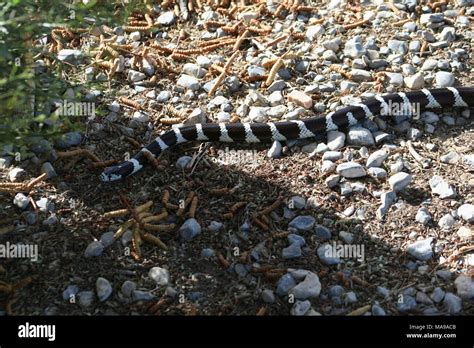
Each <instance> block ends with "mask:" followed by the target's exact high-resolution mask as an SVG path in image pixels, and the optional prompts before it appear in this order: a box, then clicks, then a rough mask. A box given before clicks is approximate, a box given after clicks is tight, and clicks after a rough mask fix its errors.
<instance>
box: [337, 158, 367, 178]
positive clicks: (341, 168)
mask: <svg viewBox="0 0 474 348" xmlns="http://www.w3.org/2000/svg"><path fill="white" fill-rule="evenodd" d="M336 171H337V173H338V174H340V175H341V176H343V177H345V178H360V177H363V176H366V175H367V172H366V171H365V169H364V167H362V166H361V165H360V164H359V163H356V162H345V163H341V164H339V165H338V166H337V168H336Z"/></svg>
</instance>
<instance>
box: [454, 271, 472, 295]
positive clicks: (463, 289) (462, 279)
mask: <svg viewBox="0 0 474 348" xmlns="http://www.w3.org/2000/svg"><path fill="white" fill-rule="evenodd" d="M454 284H455V285H456V289H457V293H458V296H459V297H460V298H462V299H463V300H469V299H472V298H474V280H472V278H471V277H469V276H467V275H464V274H461V275H460V276H459V277H457V278H456V280H455V281H454Z"/></svg>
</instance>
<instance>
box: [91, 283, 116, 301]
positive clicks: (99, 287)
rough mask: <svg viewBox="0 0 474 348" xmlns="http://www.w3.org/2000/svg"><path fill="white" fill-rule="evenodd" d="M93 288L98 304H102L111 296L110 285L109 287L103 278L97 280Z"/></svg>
mask: <svg viewBox="0 0 474 348" xmlns="http://www.w3.org/2000/svg"><path fill="white" fill-rule="evenodd" d="M95 288H96V291H97V297H98V298H99V301H100V302H104V301H105V300H107V299H108V298H109V297H110V295H111V294H112V285H110V282H109V281H108V280H107V279H105V278H102V277H99V278H97V281H96V282H95Z"/></svg>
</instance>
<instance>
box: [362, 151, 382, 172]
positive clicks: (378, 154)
mask: <svg viewBox="0 0 474 348" xmlns="http://www.w3.org/2000/svg"><path fill="white" fill-rule="evenodd" d="M387 157H388V152H387V151H386V150H377V151H375V152H374V153H372V154H371V155H370V156H369V158H367V162H366V164H365V166H366V167H367V168H371V167H380V166H382V164H383V161H385V160H386V159H387Z"/></svg>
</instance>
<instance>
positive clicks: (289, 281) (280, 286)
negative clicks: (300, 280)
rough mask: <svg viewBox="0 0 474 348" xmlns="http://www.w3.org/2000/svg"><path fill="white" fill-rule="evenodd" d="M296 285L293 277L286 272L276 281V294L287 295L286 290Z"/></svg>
mask: <svg viewBox="0 0 474 348" xmlns="http://www.w3.org/2000/svg"><path fill="white" fill-rule="evenodd" d="M295 285H296V281H295V279H294V278H293V277H292V276H291V275H290V274H289V273H286V274H284V275H282V276H281V278H280V279H279V280H278V282H277V288H276V294H277V295H278V296H286V295H288V291H290V289H292V288H293V287H294V286H295Z"/></svg>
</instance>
